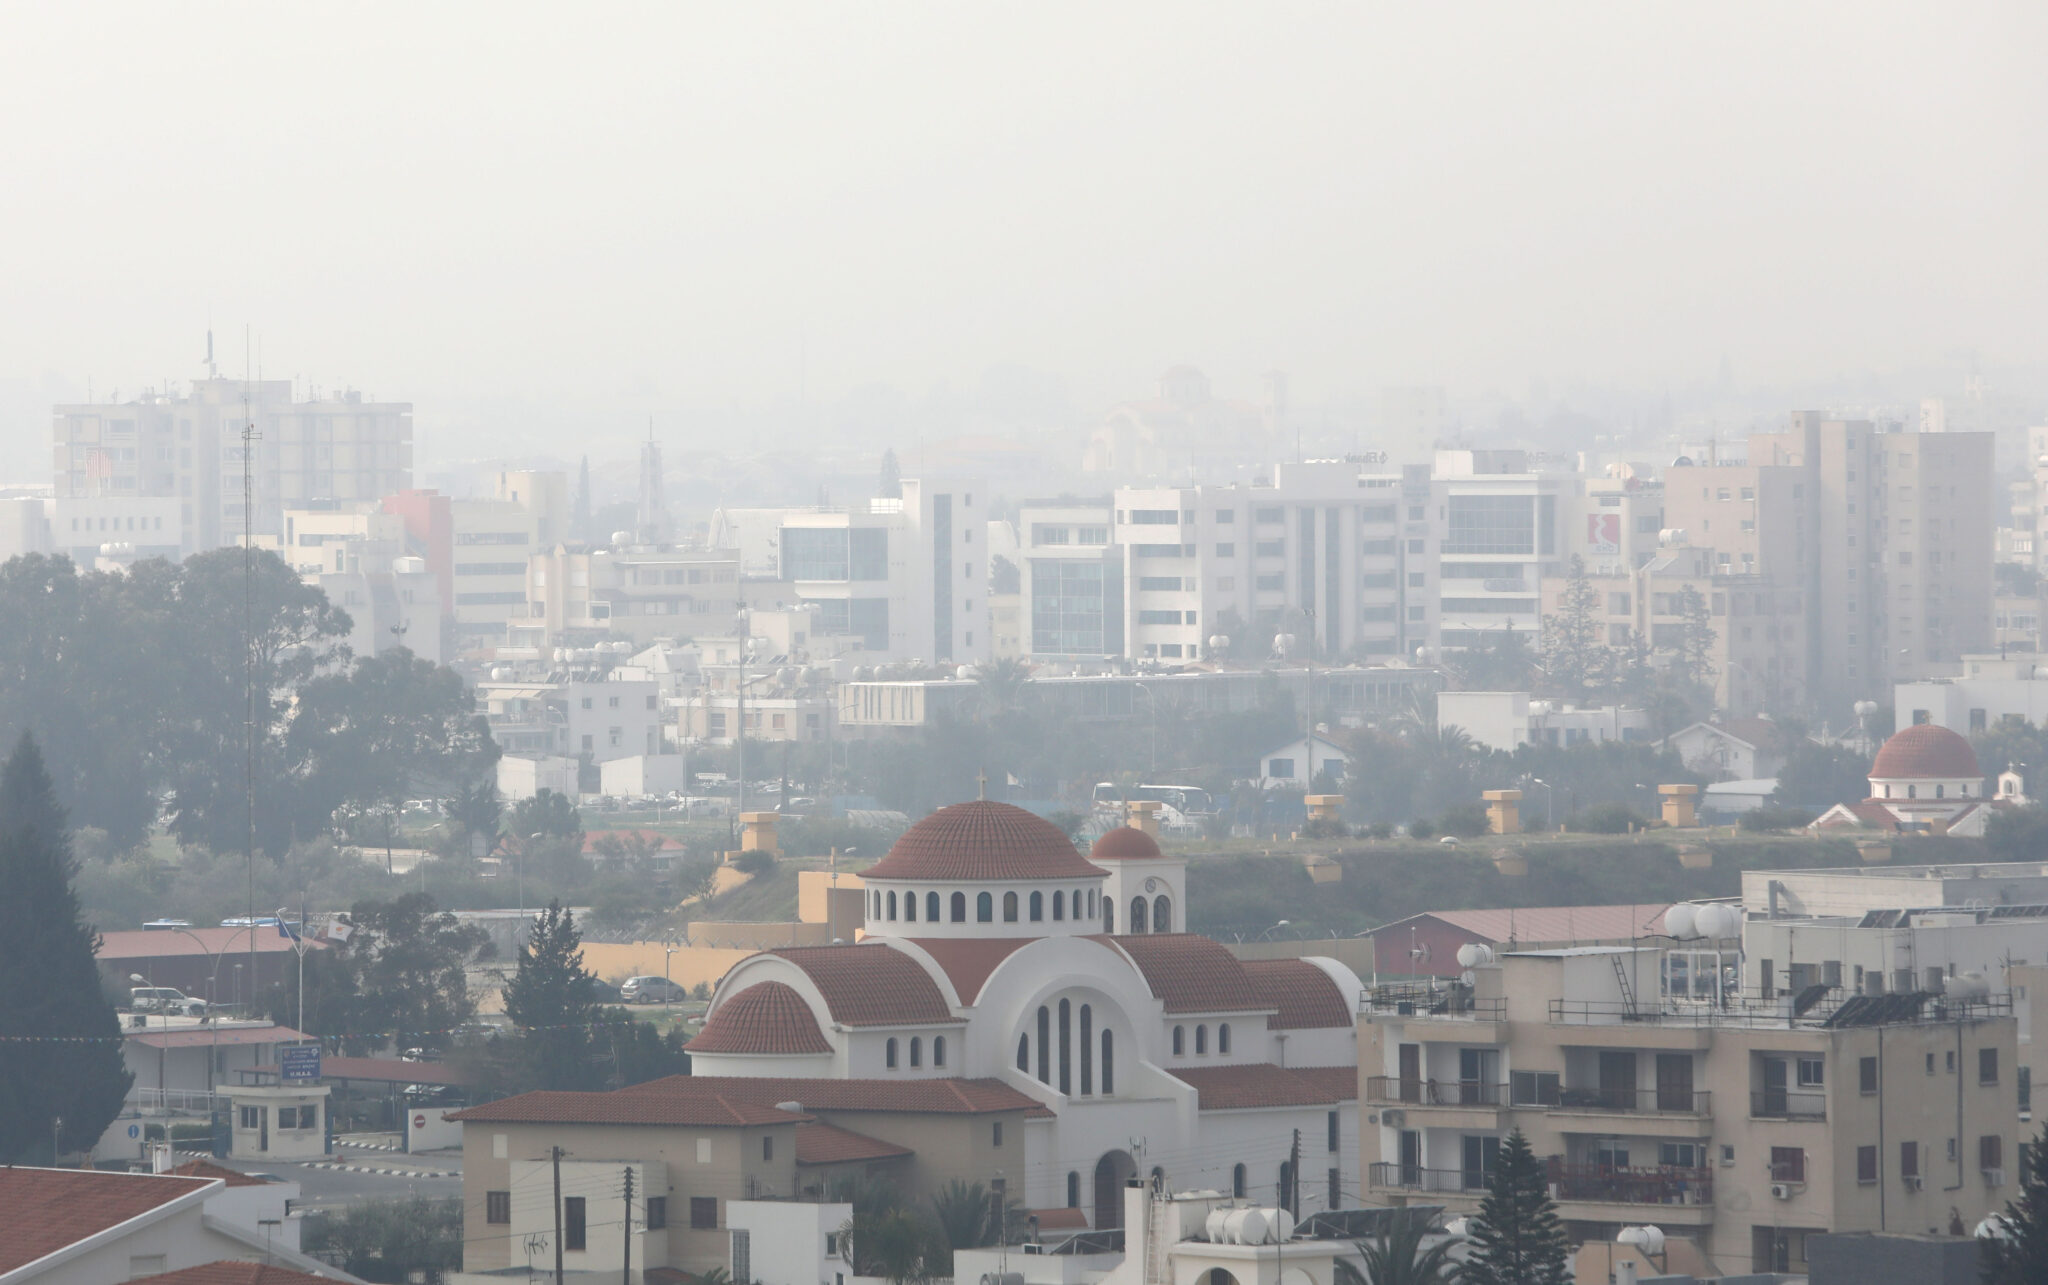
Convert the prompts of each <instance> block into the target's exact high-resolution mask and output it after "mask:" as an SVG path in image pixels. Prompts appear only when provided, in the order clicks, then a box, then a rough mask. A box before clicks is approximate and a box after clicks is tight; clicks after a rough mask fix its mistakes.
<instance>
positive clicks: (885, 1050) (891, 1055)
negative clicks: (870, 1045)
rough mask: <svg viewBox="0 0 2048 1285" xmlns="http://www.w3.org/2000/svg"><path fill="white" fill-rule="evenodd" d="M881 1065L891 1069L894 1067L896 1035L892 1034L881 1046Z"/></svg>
mask: <svg viewBox="0 0 2048 1285" xmlns="http://www.w3.org/2000/svg"><path fill="white" fill-rule="evenodd" d="M882 1065H883V1066H886V1067H888V1068H889V1069H890V1070H892V1071H893V1070H895V1069H896V1037H895V1036H893V1035H891V1036H890V1037H889V1042H888V1043H887V1044H884V1045H883V1046H882Z"/></svg>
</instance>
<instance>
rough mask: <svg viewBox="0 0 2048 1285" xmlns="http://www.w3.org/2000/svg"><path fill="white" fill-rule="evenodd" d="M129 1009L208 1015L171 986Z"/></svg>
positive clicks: (131, 1002) (141, 989) (143, 994)
mask: <svg viewBox="0 0 2048 1285" xmlns="http://www.w3.org/2000/svg"><path fill="white" fill-rule="evenodd" d="M656 980H657V981H658V980H660V979H659V978H657V979H656ZM128 1007H129V1008H131V1009H133V1010H135V1011H136V1012H138V1013H178V1014H182V1015H184V1016H186V1017H204V1016H205V1015H206V1001H205V1000H203V999H194V998H192V997H191V996H190V995H187V994H186V993H185V992H183V991H180V990H174V989H172V988H171V987H169V986H137V987H135V988H134V989H132V990H130V991H129V992H128Z"/></svg>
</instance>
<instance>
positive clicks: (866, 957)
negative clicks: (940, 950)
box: [772, 941, 954, 1026]
mask: <svg viewBox="0 0 2048 1285" xmlns="http://www.w3.org/2000/svg"><path fill="white" fill-rule="evenodd" d="M772 953H774V954H776V955H779V956H781V957H782V958H784V959H786V960H788V961H789V962H790V963H792V964H795V965H796V966H797V967H798V968H801V969H803V970H804V974H805V975H806V976H807V977H809V978H810V979H811V984H812V985H814V986H816V987H817V988H818V991H819V993H820V994H822V995H823V996H824V997H825V1007H826V1009H827V1010H828V1011H829V1012H830V1013H831V1014H832V1020H833V1021H835V1022H838V1023H840V1024H841V1025H844V1026H904V1025H919V1024H925V1023H932V1022H950V1021H953V1020H954V1017H953V1010H952V1009H950V1008H948V1007H947V1006H946V997H945V996H943V995H941V994H940V993H939V984H938V983H937V982H935V981H933V980H932V978H931V974H930V973H927V972H925V971H924V965H922V964H920V963H918V962H917V961H916V960H914V959H912V958H911V957H910V956H908V955H906V954H904V953H903V952H902V951H900V950H896V949H893V948H891V947H890V946H888V945H887V944H885V943H883V942H879V941H874V942H864V943H862V944H860V945H857V946H786V947H783V948H782V949H780V950H777V951H774V952H772Z"/></svg>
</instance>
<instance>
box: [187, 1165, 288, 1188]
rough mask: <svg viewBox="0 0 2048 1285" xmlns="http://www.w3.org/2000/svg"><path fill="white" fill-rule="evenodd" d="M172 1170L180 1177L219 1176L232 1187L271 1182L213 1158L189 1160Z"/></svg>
mask: <svg viewBox="0 0 2048 1285" xmlns="http://www.w3.org/2000/svg"><path fill="white" fill-rule="evenodd" d="M171 1172H172V1173H173V1174H175V1175H176V1176H178V1177H180V1178H218V1179H220V1180H221V1181H222V1182H224V1183H226V1184H227V1185H228V1186H230V1187H268V1186H269V1185H270V1183H271V1179H269V1178H257V1177H253V1176H252V1175H249V1174H246V1173H243V1172H241V1171H240V1170H237V1169H230V1168H228V1167H227V1166H226V1165H217V1164H215V1163H214V1162H213V1161H211V1160H187V1161H186V1162H185V1163H184V1164H181V1165H179V1166H178V1167H177V1168H175V1169H173V1170H171Z"/></svg>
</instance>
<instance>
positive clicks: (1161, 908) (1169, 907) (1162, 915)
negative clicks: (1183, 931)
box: [1152, 893, 1173, 933]
mask: <svg viewBox="0 0 2048 1285" xmlns="http://www.w3.org/2000/svg"><path fill="white" fill-rule="evenodd" d="M1152 931H1153V932H1156V933H1170V932H1172V931H1173V903H1172V902H1171V901H1168V900H1167V899H1166V894H1165V893H1161V894H1160V895H1159V896H1158V897H1156V898H1154V899H1153V902H1152Z"/></svg>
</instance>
